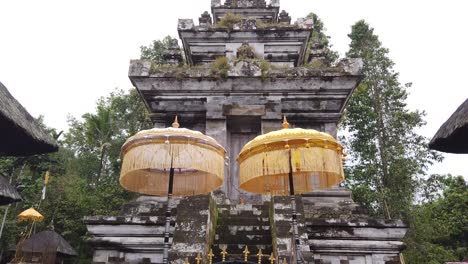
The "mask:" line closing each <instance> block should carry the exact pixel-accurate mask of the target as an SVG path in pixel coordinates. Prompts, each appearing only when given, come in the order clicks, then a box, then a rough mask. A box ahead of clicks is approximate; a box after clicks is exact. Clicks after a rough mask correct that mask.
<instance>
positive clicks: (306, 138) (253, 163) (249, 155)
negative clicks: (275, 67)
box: [237, 117, 346, 262]
mask: <svg viewBox="0 0 468 264" xmlns="http://www.w3.org/2000/svg"><path fill="white" fill-rule="evenodd" d="M345 155H346V154H344V153H343V147H342V146H341V145H340V144H339V143H338V142H337V141H336V140H335V139H334V138H333V137H332V136H330V135H328V134H326V133H323V132H319V131H316V130H313V129H301V128H294V129H290V128H289V123H288V122H287V120H286V117H285V118H284V121H283V129H282V130H277V131H273V132H270V133H267V134H264V135H260V136H258V137H256V138H254V139H253V140H252V141H250V142H248V143H247V144H246V145H245V146H244V147H243V148H242V150H241V152H240V154H239V157H238V158H237V160H238V162H239V174H240V188H242V189H243V190H246V191H248V192H252V193H257V194H271V195H288V194H289V195H290V196H291V201H292V211H293V231H294V239H295V241H296V246H297V245H298V244H299V236H298V232H297V222H296V203H295V198H294V195H296V194H301V193H306V192H311V191H313V190H319V189H326V188H329V187H331V186H333V185H336V184H338V183H340V182H342V181H343V180H344V172H343V162H342V160H343V156H345ZM298 262H299V258H298Z"/></svg>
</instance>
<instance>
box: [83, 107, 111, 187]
mask: <svg viewBox="0 0 468 264" xmlns="http://www.w3.org/2000/svg"><path fill="white" fill-rule="evenodd" d="M111 113H112V111H111V109H110V108H109V107H104V106H98V108H97V112H96V114H89V113H87V114H84V115H83V118H84V120H85V128H86V132H85V134H86V140H87V142H88V144H90V146H92V147H93V148H97V149H99V152H100V165H99V170H98V174H97V175H98V176H97V179H96V181H99V179H100V178H101V176H102V171H103V168H104V160H105V158H106V154H107V149H108V148H109V147H110V146H111V140H112V134H113V128H114V127H113V122H112V115H111Z"/></svg>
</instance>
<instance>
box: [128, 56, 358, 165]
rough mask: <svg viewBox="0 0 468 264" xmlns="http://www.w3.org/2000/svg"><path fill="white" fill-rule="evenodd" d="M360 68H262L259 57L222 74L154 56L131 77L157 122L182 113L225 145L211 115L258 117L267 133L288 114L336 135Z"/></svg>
mask: <svg viewBox="0 0 468 264" xmlns="http://www.w3.org/2000/svg"><path fill="white" fill-rule="evenodd" d="M361 68H362V62H361V61H360V60H351V59H350V60H343V61H341V62H340V63H338V65H337V66H336V67H330V68H319V69H313V68H305V67H302V68H271V69H269V70H267V71H264V72H263V73H262V69H260V67H259V66H257V64H256V63H255V62H249V61H238V62H233V63H232V65H231V68H230V70H229V71H228V72H227V76H226V77H225V78H224V79H223V78H222V77H220V76H218V75H217V74H216V73H213V71H212V69H210V68H209V67H188V68H184V67H160V68H155V67H154V65H152V64H151V62H149V61H140V60H135V61H132V62H131V65H130V71H129V76H130V79H131V81H132V83H133V85H135V87H137V89H138V90H139V92H140V94H141V95H142V97H143V98H144V100H145V103H146V104H147V106H148V109H149V110H150V113H152V116H151V118H152V120H153V122H155V124H156V126H159V127H165V126H168V125H169V124H170V123H171V122H172V119H173V117H174V115H176V114H177V115H179V117H180V118H181V119H180V120H181V122H182V124H183V126H184V127H188V128H192V129H196V130H199V131H201V132H204V133H205V132H206V133H207V134H209V135H211V136H214V137H215V138H216V139H217V140H218V141H219V142H220V143H221V144H222V145H223V146H226V145H227V144H226V143H227V142H226V140H227V139H226V137H225V136H222V135H217V134H218V133H220V132H223V131H219V128H217V129H211V128H212V127H210V125H211V124H212V123H210V120H213V121H215V120H226V118H228V117H229V116H252V117H258V118H261V119H262V131H261V132H262V133H266V132H269V131H271V130H275V129H277V128H279V124H280V123H279V120H281V117H282V115H284V114H285V115H287V116H288V119H289V120H290V123H291V124H293V126H298V127H303V128H314V129H317V130H320V131H325V132H327V133H329V134H331V135H336V123H337V122H338V120H339V118H340V117H341V114H342V111H343V108H344V106H345V103H346V102H347V100H348V98H349V96H350V94H351V93H352V91H353V90H354V88H355V87H356V85H357V84H358V82H359V81H360V79H361V77H362V76H361V75H360V71H361ZM262 76H263V77H262ZM153 113H154V114H153ZM225 129H226V128H224V130H225ZM224 133H225V132H224ZM232 158H235V157H232Z"/></svg>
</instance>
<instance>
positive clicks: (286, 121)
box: [283, 115, 289, 128]
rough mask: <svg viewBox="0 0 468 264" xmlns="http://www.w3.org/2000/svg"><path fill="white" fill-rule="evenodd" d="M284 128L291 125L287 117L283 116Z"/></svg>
mask: <svg viewBox="0 0 468 264" xmlns="http://www.w3.org/2000/svg"><path fill="white" fill-rule="evenodd" d="M283 128H289V123H288V119H287V118H286V115H284V116H283Z"/></svg>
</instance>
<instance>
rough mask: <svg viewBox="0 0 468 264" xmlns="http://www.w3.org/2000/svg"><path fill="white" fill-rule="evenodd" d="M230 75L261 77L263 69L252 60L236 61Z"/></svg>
mask: <svg viewBox="0 0 468 264" xmlns="http://www.w3.org/2000/svg"><path fill="white" fill-rule="evenodd" d="M228 75H229V76H232V77H241V76H248V77H259V76H261V75H262V69H260V67H258V66H257V65H255V64H254V63H253V62H251V61H244V60H241V61H237V62H235V63H234V65H233V67H231V69H230V70H229V74H228Z"/></svg>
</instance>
